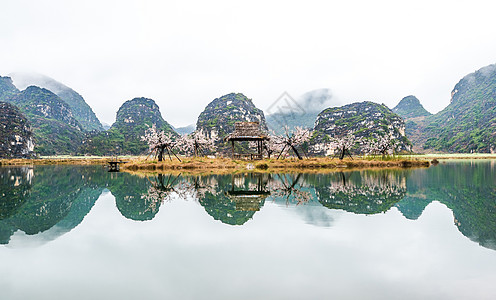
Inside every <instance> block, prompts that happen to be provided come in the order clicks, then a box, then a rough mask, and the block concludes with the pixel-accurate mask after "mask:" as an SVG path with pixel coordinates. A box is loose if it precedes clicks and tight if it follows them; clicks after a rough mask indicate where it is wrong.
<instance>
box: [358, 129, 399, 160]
mask: <svg viewBox="0 0 496 300" xmlns="http://www.w3.org/2000/svg"><path fill="white" fill-rule="evenodd" d="M398 146H399V144H398V141H397V140H396V139H394V138H393V136H392V135H391V134H386V135H384V136H380V137H378V138H377V139H373V140H369V141H368V142H367V143H365V153H369V154H381V155H382V158H384V157H385V156H386V155H387V154H388V153H391V152H392V153H393V154H394V152H395V151H396V150H397V149H396V148H397V147H398Z"/></svg>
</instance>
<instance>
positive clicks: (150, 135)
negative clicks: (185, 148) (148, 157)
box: [141, 124, 181, 161]
mask: <svg viewBox="0 0 496 300" xmlns="http://www.w3.org/2000/svg"><path fill="white" fill-rule="evenodd" d="M141 140H142V141H145V142H147V143H148V146H149V148H150V154H153V153H155V156H156V157H157V156H158V161H162V160H163V158H164V152H165V151H167V154H168V155H169V158H170V160H172V157H171V153H172V154H174V156H175V157H176V158H177V159H178V160H179V161H181V159H179V157H177V155H176V154H175V153H174V151H172V148H173V147H174V145H175V143H174V141H173V139H172V133H170V132H168V133H165V131H163V130H161V131H157V128H156V127H155V124H153V125H152V127H150V128H148V129H147V130H146V131H145V135H144V136H142V137H141Z"/></svg>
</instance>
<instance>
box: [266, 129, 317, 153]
mask: <svg viewBox="0 0 496 300" xmlns="http://www.w3.org/2000/svg"><path fill="white" fill-rule="evenodd" d="M285 131H286V135H285V136H272V137H271V140H273V141H272V143H273V145H272V149H274V150H277V151H279V148H280V149H281V150H280V152H279V156H278V157H277V158H278V159H279V157H281V155H282V154H283V153H284V151H289V150H293V152H294V154H296V156H297V157H298V159H303V158H302V157H301V155H300V153H299V152H298V150H297V147H298V146H301V145H302V144H303V143H305V142H308V140H310V131H309V130H308V129H303V128H301V127H299V126H296V127H295V129H294V130H293V131H292V132H291V134H290V133H289V130H288V127H287V126H286V127H285Z"/></svg>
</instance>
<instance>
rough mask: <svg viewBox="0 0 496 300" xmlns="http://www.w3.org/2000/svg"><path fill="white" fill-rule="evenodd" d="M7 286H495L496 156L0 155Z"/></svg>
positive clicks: (465, 294) (421, 291)
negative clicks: (134, 160)
mask: <svg viewBox="0 0 496 300" xmlns="http://www.w3.org/2000/svg"><path fill="white" fill-rule="evenodd" d="M0 195H1V201H0V291H1V292H0V295H1V296H0V298H1V299H331V298H333V299H496V284H495V282H496V161H482V160H479V161H456V162H443V163H441V164H439V165H437V166H433V167H431V168H429V169H411V170H377V171H360V172H358V171H357V172H337V173H330V174H270V175H269V174H262V175H255V174H238V175H234V176H232V175H214V176H201V177H200V176H182V175H155V176H150V177H138V176H133V175H130V174H126V173H107V172H106V171H105V169H103V168H102V167H95V166H88V167H82V166H35V167H31V168H28V167H16V168H0Z"/></svg>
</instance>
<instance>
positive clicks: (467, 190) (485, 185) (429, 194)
mask: <svg viewBox="0 0 496 300" xmlns="http://www.w3.org/2000/svg"><path fill="white" fill-rule="evenodd" d="M495 171H496V163H495V162H494V161H491V162H490V163H488V162H485V161H475V162H474V161H472V162H466V163H462V162H456V163H446V164H444V165H440V166H436V167H431V168H429V169H426V170H413V171H412V176H411V178H410V180H409V181H408V184H407V186H408V192H407V196H406V197H405V198H404V199H403V200H402V201H400V202H398V203H397V205H396V206H397V207H398V209H399V210H400V211H401V212H402V214H403V215H404V216H405V217H406V218H409V219H417V218H418V217H419V216H420V215H421V214H422V212H423V210H424V208H425V207H426V206H427V205H428V204H429V203H430V202H432V201H434V200H437V201H439V202H441V203H443V204H445V205H446V206H447V207H449V208H450V209H451V210H452V211H453V217H454V223H455V225H456V226H457V227H458V229H459V230H460V232H461V233H462V234H463V235H464V236H466V237H468V238H470V239H471V240H472V241H475V242H477V243H479V244H480V245H482V246H484V247H486V248H491V249H494V250H496V217H495V216H496V182H495V179H496V178H495V176H494V174H495Z"/></svg>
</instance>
